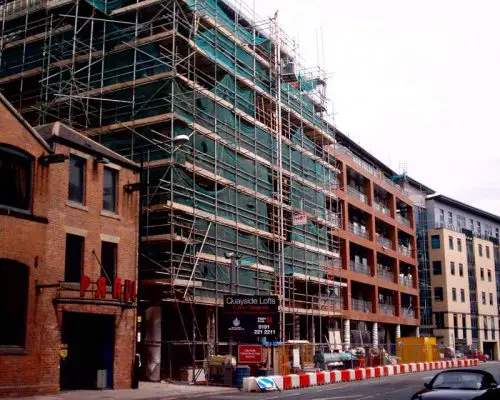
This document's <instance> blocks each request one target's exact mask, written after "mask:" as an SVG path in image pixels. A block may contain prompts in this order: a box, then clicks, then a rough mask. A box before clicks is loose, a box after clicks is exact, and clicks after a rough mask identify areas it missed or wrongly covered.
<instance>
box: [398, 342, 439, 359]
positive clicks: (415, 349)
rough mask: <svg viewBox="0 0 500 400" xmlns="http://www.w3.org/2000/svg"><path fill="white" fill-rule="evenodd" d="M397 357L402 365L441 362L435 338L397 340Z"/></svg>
mask: <svg viewBox="0 0 500 400" xmlns="http://www.w3.org/2000/svg"><path fill="white" fill-rule="evenodd" d="M396 356H397V357H399V359H400V361H399V362H400V363H402V364H407V363H414V362H430V361H439V359H440V358H439V349H438V347H437V344H436V338H435V337H404V338H399V339H397V342H396Z"/></svg>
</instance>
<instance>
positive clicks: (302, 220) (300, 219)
mask: <svg viewBox="0 0 500 400" xmlns="http://www.w3.org/2000/svg"><path fill="white" fill-rule="evenodd" d="M292 224H293V225H305V224H307V215H306V214H293V217H292Z"/></svg>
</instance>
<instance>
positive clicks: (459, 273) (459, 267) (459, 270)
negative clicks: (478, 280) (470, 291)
mask: <svg viewBox="0 0 500 400" xmlns="http://www.w3.org/2000/svg"><path fill="white" fill-rule="evenodd" d="M458 275H460V276H464V265H463V264H458Z"/></svg>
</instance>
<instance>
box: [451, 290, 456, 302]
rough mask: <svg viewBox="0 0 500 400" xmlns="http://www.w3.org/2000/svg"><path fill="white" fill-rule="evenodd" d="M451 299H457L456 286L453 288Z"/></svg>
mask: <svg viewBox="0 0 500 400" xmlns="http://www.w3.org/2000/svg"><path fill="white" fill-rule="evenodd" d="M451 299H452V300H453V301H457V289H456V288H451Z"/></svg>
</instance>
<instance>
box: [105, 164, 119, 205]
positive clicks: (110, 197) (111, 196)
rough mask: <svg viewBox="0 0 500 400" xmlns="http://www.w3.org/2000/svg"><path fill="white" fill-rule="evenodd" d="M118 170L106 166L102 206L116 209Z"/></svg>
mask: <svg viewBox="0 0 500 400" xmlns="http://www.w3.org/2000/svg"><path fill="white" fill-rule="evenodd" d="M116 178H117V171H116V170H114V169H110V168H104V178H103V182H104V183H103V186H104V187H103V196H102V208H104V209H105V210H108V211H116V180H117V179H116Z"/></svg>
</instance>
